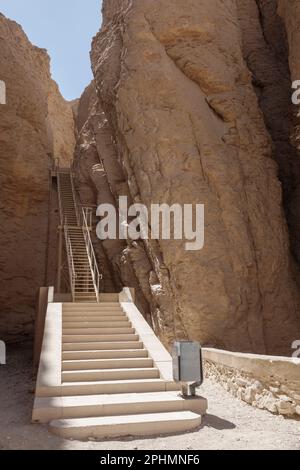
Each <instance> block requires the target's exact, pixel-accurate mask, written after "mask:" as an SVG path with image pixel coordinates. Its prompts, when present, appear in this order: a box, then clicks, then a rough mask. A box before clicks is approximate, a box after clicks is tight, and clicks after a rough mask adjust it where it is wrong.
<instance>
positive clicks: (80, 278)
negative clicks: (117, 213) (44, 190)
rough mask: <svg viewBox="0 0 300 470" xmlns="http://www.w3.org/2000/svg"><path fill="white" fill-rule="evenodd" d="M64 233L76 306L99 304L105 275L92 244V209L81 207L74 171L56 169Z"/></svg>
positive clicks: (73, 298)
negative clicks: (80, 303)
mask: <svg viewBox="0 0 300 470" xmlns="http://www.w3.org/2000/svg"><path fill="white" fill-rule="evenodd" d="M56 176H57V188H58V201H59V212H60V223H61V227H60V229H61V230H62V231H63V235H64V241H65V247H66V253H67V261H68V269H69V278H70V287H71V293H72V300H73V302H99V297H100V293H99V288H100V280H101V279H102V275H101V274H100V272H99V269H98V265H97V260H96V256H95V252H94V248H93V244H92V241H91V235H90V231H91V227H92V209H91V208H89V207H81V210H80V205H79V203H78V202H77V198H76V191H75V187H74V182H73V175H72V170H71V169H70V168H60V167H56Z"/></svg>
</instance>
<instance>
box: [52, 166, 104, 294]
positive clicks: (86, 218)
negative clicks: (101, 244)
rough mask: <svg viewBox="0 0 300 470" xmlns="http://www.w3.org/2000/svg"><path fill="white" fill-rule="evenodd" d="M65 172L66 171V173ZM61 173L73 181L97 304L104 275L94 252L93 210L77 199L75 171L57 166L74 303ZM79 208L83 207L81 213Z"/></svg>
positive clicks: (79, 221)
mask: <svg viewBox="0 0 300 470" xmlns="http://www.w3.org/2000/svg"><path fill="white" fill-rule="evenodd" d="M64 170H65V171H64ZM61 173H68V174H69V175H70V180H71V188H72V196H73V201H74V207H75V211H76V220H77V225H78V228H81V229H82V232H83V235H84V240H85V245H86V251H87V255H88V262H89V265H90V270H91V274H92V281H93V286H94V290H95V293H96V298H97V302H99V300H100V280H101V279H103V276H102V274H100V272H99V268H98V264H97V259H96V255H95V251H94V247H93V244H92V240H91V236H90V232H91V230H92V222H93V208H91V207H85V206H83V205H82V204H80V201H79V200H78V198H77V195H76V190H75V185H74V180H73V171H72V169H70V168H68V169H63V168H59V166H56V175H57V185H58V200H59V212H60V223H61V228H63V231H64V236H65V244H66V252H67V259H68V267H69V277H70V284H71V292H72V298H73V301H75V296H76V278H77V275H76V270H75V265H74V257H73V250H72V243H71V238H70V235H69V230H68V220H67V218H66V217H65V216H64V209H63V201H62V188H61V182H60V174H61ZM79 207H81V209H82V210H81V212H80V209H79Z"/></svg>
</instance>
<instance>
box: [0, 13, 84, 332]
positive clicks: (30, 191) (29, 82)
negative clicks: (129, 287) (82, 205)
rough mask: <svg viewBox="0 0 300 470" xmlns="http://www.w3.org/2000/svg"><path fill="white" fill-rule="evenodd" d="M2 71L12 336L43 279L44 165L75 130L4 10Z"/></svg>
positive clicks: (4, 297)
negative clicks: (4, 91) (4, 94)
mask: <svg viewBox="0 0 300 470" xmlns="http://www.w3.org/2000/svg"><path fill="white" fill-rule="evenodd" d="M0 79H1V80H2V81H4V82H5V84H6V102H7V104H6V105H1V106H0V193H1V195H0V204H1V211H0V218H1V224H0V244H1V251H0V283H1V290H0V303H1V314H0V333H1V339H3V340H5V341H13V340H16V339H18V340H19V339H22V338H24V337H26V336H28V335H32V332H33V318H34V308H35V296H36V292H37V289H38V288H39V287H40V286H42V285H45V284H46V283H47V282H48V279H47V271H48V261H49V256H48V255H49V243H48V242H49V236H50V234H49V208H50V205H49V194H50V192H49V170H50V169H51V166H52V164H53V161H54V159H56V158H59V159H60V160H61V162H62V163H63V164H69V162H70V161H71V160H72V158H73V151H74V146H75V134H74V119H73V112H72V107H71V104H69V103H67V102H66V101H65V100H64V99H63V97H62V96H61V94H60V92H59V90H58V87H57V85H56V83H55V82H54V81H53V80H52V79H51V75H50V59H49V56H48V54H47V52H46V51H45V50H43V49H39V48H38V47H35V46H33V45H32V44H31V43H30V42H29V40H28V38H27V37H26V35H25V33H24V32H23V30H22V29H21V27H20V26H19V25H18V24H17V23H15V22H13V21H10V20H8V19H7V18H5V17H4V16H3V15H1V14H0ZM54 238H55V234H54ZM49 262H50V264H51V262H52V260H50V261H49ZM52 271H53V269H52ZM50 272H51V268H50V270H49V273H50ZM53 275H54V274H53V272H52V277H53Z"/></svg>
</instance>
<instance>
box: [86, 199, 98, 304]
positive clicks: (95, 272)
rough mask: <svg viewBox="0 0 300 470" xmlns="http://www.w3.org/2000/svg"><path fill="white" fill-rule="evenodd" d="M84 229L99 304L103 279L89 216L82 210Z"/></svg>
mask: <svg viewBox="0 0 300 470" xmlns="http://www.w3.org/2000/svg"><path fill="white" fill-rule="evenodd" d="M90 217H92V212H91V211H90ZM82 221H83V223H82V228H83V235H84V239H85V244H86V249H87V254H88V259H89V263H90V268H91V272H92V278H93V284H94V288H95V292H96V297H97V302H99V298H100V292H99V290H100V280H101V279H102V275H101V274H100V272H99V269H98V264H97V259H96V255H95V251H94V247H93V244H92V240H91V235H90V226H91V225H90V226H89V225H88V221H87V215H86V212H85V208H84V207H83V208H82Z"/></svg>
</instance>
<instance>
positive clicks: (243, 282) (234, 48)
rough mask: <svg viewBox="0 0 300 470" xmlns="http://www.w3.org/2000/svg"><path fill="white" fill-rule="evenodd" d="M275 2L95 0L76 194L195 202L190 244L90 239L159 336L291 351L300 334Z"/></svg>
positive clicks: (282, 55) (285, 97)
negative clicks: (98, 18)
mask: <svg viewBox="0 0 300 470" xmlns="http://www.w3.org/2000/svg"><path fill="white" fill-rule="evenodd" d="M276 7H277V2H276V0H274V1H264V0H261V1H257V2H256V1H255V0H238V1H237V2H236V1H233V0H229V1H226V2H223V1H221V0H214V1H210V2H207V1H206V0H197V1H195V0H186V1H185V2H183V1H182V0H174V1H172V8H170V4H169V2H166V1H165V0H153V1H152V2H149V1H148V0H133V1H129V0H122V1H121V0H114V1H112V0H106V1H104V4H103V18H104V22H103V26H102V29H101V31H100V32H99V34H98V35H97V36H96V37H95V38H94V41H93V47H92V53H91V59H92V66H93V71H94V76H95V90H94V88H93V85H92V86H91V88H90V89H88V90H87V91H86V92H85V95H84V96H83V97H82V100H81V105H80V106H79V132H80V136H79V143H78V147H77V158H76V161H77V175H78V185H79V188H80V191H81V194H82V196H83V198H84V197H85V198H86V200H88V201H89V202H92V203H94V204H96V203H99V202H109V201H113V202H114V203H116V201H117V198H118V196H120V195H127V194H129V195H130V198H131V200H132V201H134V202H142V203H144V204H146V205H147V206H148V207H149V206H150V204H151V203H168V204H170V205H171V204H173V203H180V204H186V203H193V204H195V203H204V204H205V207H206V227H205V238H206V241H205V247H204V249H203V250H202V251H198V252H188V251H185V249H184V241H183V242H181V241H173V240H171V241H164V240H160V241H158V242H156V241H146V242H145V243H144V242H137V243H130V242H128V244H127V246H125V245H122V244H120V243H119V242H112V243H109V242H105V243H103V244H102V245H101V244H100V242H98V246H99V248H98V249H99V250H101V251H102V258H106V262H107V269H109V270H110V273H111V276H110V282H111V283H114V285H115V287H116V288H118V286H119V284H120V283H124V282H125V278H126V275H125V268H127V269H128V266H129V265H131V267H132V269H131V268H130V271H131V273H130V275H129V276H127V281H128V280H132V283H134V282H135V283H136V282H138V286H139V297H140V298H142V299H146V301H145V305H146V312H149V311H150V313H151V319H152V322H153V324H154V327H155V329H156V331H157V333H158V334H159V335H160V337H161V338H162V339H163V340H164V341H165V343H170V342H171V341H172V340H173V339H174V337H177V338H190V339H196V340H200V341H201V342H202V343H203V344H206V345H213V346H216V347H221V348H224V349H236V350H239V351H254V352H257V353H263V352H267V353H274V354H278V353H279V354H288V355H290V353H291V349H290V348H291V343H292V341H293V340H295V338H296V337H300V316H299V291H298V289H297V286H296V283H295V279H294V277H295V273H294V262H293V260H292V258H291V255H290V245H289V234H288V230H287V224H286V216H285V213H284V210H283V202H282V200H283V196H282V188H281V184H280V181H279V178H280V180H281V181H282V182H283V184H284V202H285V209H286V214H287V218H288V219H289V224H290V225H291V222H290V220H292V219H291V218H289V211H290V210H291V209H290V203H291V201H293V200H294V193H293V195H292V196H291V195H290V193H289V182H290V181H291V184H295V183H294V182H295V181H296V179H297V178H296V177H295V174H294V172H293V171H292V170H291V171H290V172H289V171H288V168H289V166H290V164H292V165H293V166H296V164H295V161H294V158H295V156H296V155H297V153H296V150H295V148H294V146H293V145H292V144H291V143H290V141H289V129H290V125H291V123H292V117H291V108H290V97H289V84H290V75H289V68H288V63H287V48H286V47H285V44H284V43H282V42H281V40H282V38H283V37H284V29H283V24H282V21H280V18H279V16H278V15H277V13H276ZM270 38H271V39H270ZM292 40H293V39H292ZM273 98H274V102H272V99H273ZM272 103H273V104H272ZM282 118H283V119H282ZM287 162H288V163H287ZM277 165H279V168H278V166H277ZM103 170H104V171H103ZM278 176H279V177H278ZM291 240H292V242H293V243H294V246H295V247H296V243H295V237H293V235H291ZM100 245H101V246H100ZM293 251H294V252H295V254H296V253H297V247H296V248H295V249H294V250H293ZM132 270H133V272H134V277H132ZM116 277H117V279H116ZM127 284H128V282H127Z"/></svg>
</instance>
